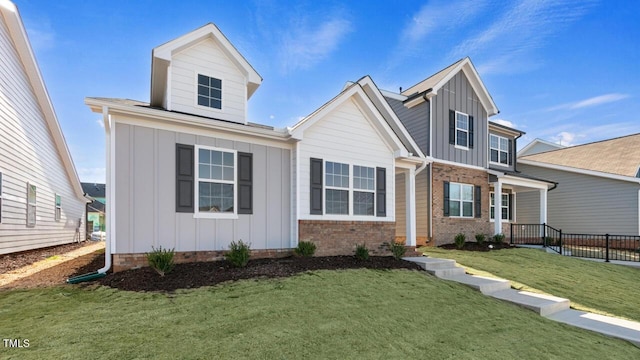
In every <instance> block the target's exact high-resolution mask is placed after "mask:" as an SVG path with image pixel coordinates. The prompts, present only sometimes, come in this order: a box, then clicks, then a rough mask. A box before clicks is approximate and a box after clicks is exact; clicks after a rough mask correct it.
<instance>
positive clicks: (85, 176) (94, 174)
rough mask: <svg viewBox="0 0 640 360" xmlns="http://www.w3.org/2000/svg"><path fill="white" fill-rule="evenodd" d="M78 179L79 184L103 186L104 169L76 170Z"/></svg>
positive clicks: (105, 171)
mask: <svg viewBox="0 0 640 360" xmlns="http://www.w3.org/2000/svg"><path fill="white" fill-rule="evenodd" d="M78 177H79V178H80V181H81V182H92V183H100V184H104V183H105V179H106V178H107V169H106V168H78Z"/></svg>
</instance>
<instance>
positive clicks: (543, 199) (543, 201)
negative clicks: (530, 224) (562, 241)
mask: <svg viewBox="0 0 640 360" xmlns="http://www.w3.org/2000/svg"><path fill="white" fill-rule="evenodd" d="M546 223H547V189H540V224H546Z"/></svg>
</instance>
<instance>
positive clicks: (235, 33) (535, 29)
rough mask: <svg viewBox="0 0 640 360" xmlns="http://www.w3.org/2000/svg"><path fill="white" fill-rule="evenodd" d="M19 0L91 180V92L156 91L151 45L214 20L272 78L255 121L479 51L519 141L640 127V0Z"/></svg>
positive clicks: (252, 103)
mask: <svg viewBox="0 0 640 360" xmlns="http://www.w3.org/2000/svg"><path fill="white" fill-rule="evenodd" d="M14 1H15V3H16V5H17V6H18V8H19V11H20V13H21V15H22V18H23V22H24V24H25V27H26V28H27V33H28V35H29V37H30V40H31V43H32V46H33V48H34V51H35V54H36V58H37V60H38V63H39V66H40V69H41V71H42V73H43V76H44V80H45V83H46V85H47V88H48V91H49V95H50V96H51V98H52V101H53V104H54V107H55V110H56V113H57V115H58V119H59V121H60V123H61V126H62V129H63V131H64V134H65V137H66V140H67V145H68V146H69V148H70V150H71V153H72V156H73V159H74V162H75V165H76V169H77V171H78V174H79V176H80V179H81V180H82V181H87V182H89V181H97V182H104V167H105V165H104V131H103V129H102V127H101V126H100V124H99V121H98V120H99V118H100V117H99V116H98V115H97V114H93V113H91V111H90V110H89V109H88V107H87V106H85V105H84V102H83V101H84V98H85V97H87V96H102V97H118V98H130V99H135V100H142V101H149V84H150V72H151V70H150V63H151V49H152V48H154V47H156V46H158V45H161V44H163V43H165V42H167V41H169V40H172V39H174V38H176V37H178V36H180V35H182V34H184V33H187V32H189V31H191V30H194V29H196V28H198V27H200V26H202V25H204V24H206V23H208V22H213V23H215V24H216V25H218V27H219V28H220V29H221V30H222V32H223V33H224V34H225V35H226V36H227V37H228V38H229V39H230V40H231V42H232V43H233V44H234V45H235V46H236V47H237V48H238V49H239V51H240V52H241V53H242V54H243V55H244V56H245V57H246V58H247V59H248V61H249V62H250V63H251V64H252V65H253V66H254V68H255V69H256V70H257V71H258V73H260V75H262V77H263V78H264V81H263V83H262V85H261V87H260V88H259V89H258V91H257V92H256V93H255V94H254V96H253V97H252V98H251V99H250V100H249V121H252V122H257V123H263V124H269V125H274V126H277V127H284V126H287V125H292V124H294V123H295V122H296V121H298V119H300V118H301V117H303V116H306V115H308V114H309V113H311V112H312V111H314V110H315V109H316V108H317V107H319V106H321V105H322V104H323V103H324V102H326V101H327V100H329V99H331V98H332V97H333V96H335V95H336V94H337V93H338V92H339V91H340V90H341V88H342V87H343V85H344V84H345V82H347V81H352V80H357V79H359V78H360V77H362V76H364V75H370V76H371V77H372V78H373V79H374V81H375V82H376V83H377V85H378V86H379V87H380V88H382V89H385V90H392V91H397V90H398V88H399V87H400V86H402V87H403V88H407V87H409V86H411V85H413V84H415V83H417V82H419V81H420V80H422V79H424V78H426V77H428V76H430V75H432V74H433V73H435V72H437V71H439V70H440V69H442V68H444V67H446V66H447V65H449V64H451V63H453V62H455V61H457V60H459V59H460V58H463V57H465V56H469V57H471V60H472V61H473V63H474V64H475V66H476V68H477V69H478V72H479V73H480V77H481V78H482V80H483V81H484V83H485V86H486V87H487V89H488V91H489V93H491V95H492V96H493V99H494V101H495V102H496V104H497V105H498V108H499V109H500V114H498V115H496V116H494V117H493V118H492V119H491V120H493V121H497V122H502V123H504V124H507V125H511V126H515V127H516V128H518V129H520V130H523V131H525V132H527V135H526V136H525V137H524V139H522V140H520V142H519V145H520V146H523V145H525V144H526V143H528V142H529V141H531V140H533V139H534V138H537V137H538V138H542V139H545V140H549V141H553V142H559V141H562V143H563V144H564V145H570V144H581V143H585V142H591V141H596V140H601V139H606V138H611V137H615V136H621V135H626V134H631V133H639V132H640V115H639V113H640V99H639V98H638V97H639V96H640V69H639V65H640V21H638V20H637V17H638V16H639V15H640V1H617V0H613V1H605V0H602V1H597V0H583V1H573V0H565V1H502V0H494V1H492V0H450V1H447V0H436V1H403V2H398V1H362V2H360V1H358V2H353V3H351V2H339V1H298V2H295V3H293V4H291V3H290V2H288V1H276V0H271V1H270V0H265V1H239V0H238V1H233V2H232V1H188V0H182V1H148V0H136V1H118V0H109V1H84V0H63V1H39V0H38V1H36V0H14Z"/></svg>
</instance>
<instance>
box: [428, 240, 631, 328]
mask: <svg viewBox="0 0 640 360" xmlns="http://www.w3.org/2000/svg"><path fill="white" fill-rule="evenodd" d="M422 250H423V251H425V253H426V254H427V255H429V256H433V257H442V258H448V259H454V260H456V261H457V262H458V263H459V264H461V265H464V266H469V267H471V268H473V269H477V270H482V271H486V272H489V273H491V274H494V275H496V276H498V277H502V278H504V279H508V280H512V281H514V282H517V283H520V284H523V285H525V286H527V287H530V288H534V289H538V290H541V291H543V292H546V293H548V294H551V295H555V296H559V297H564V298H568V299H569V300H571V306H572V307H575V308H577V309H580V310H586V311H592V312H599V313H603V314H608V315H614V316H618V317H624V318H627V319H629V320H634V321H640V306H638V303H639V302H640V286H639V284H640V269H637V268H632V267H628V266H622V265H614V264H607V263H601V262H594V261H589V260H582V259H576V258H571V257H568V256H560V255H554V254H547V253H545V252H544V251H541V250H536V249H514V250H499V251H489V252H469V251H449V250H442V249H438V248H423V249H422Z"/></svg>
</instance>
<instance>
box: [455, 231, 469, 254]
mask: <svg viewBox="0 0 640 360" xmlns="http://www.w3.org/2000/svg"><path fill="white" fill-rule="evenodd" d="M466 240H467V236H466V235H465V234H463V233H458V235H456V237H455V238H454V239H453V242H454V243H455V244H456V248H458V250H460V249H462V248H463V247H464V243H465V241H466Z"/></svg>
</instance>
